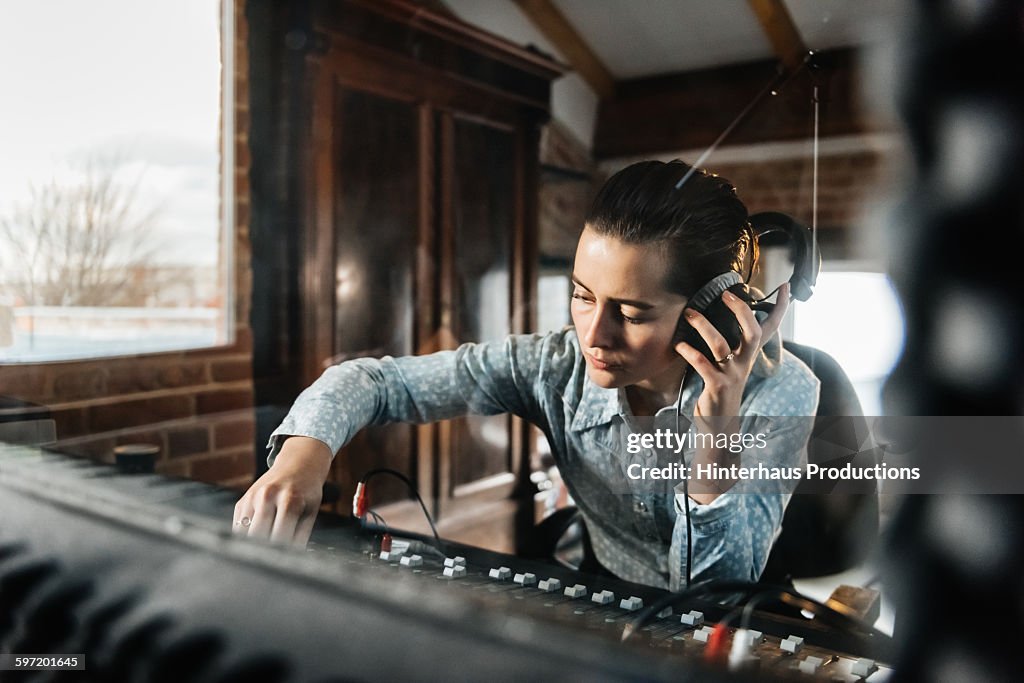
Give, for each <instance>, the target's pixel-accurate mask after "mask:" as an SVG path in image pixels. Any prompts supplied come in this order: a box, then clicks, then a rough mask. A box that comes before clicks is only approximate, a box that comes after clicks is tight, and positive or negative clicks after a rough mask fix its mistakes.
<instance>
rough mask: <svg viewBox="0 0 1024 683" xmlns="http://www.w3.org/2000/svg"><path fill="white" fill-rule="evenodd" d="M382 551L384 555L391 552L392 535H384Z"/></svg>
mask: <svg viewBox="0 0 1024 683" xmlns="http://www.w3.org/2000/svg"><path fill="white" fill-rule="evenodd" d="M380 551H381V552H382V553H390V552H391V534H384V535H383V536H381V539H380Z"/></svg>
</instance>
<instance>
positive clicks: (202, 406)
mask: <svg viewBox="0 0 1024 683" xmlns="http://www.w3.org/2000/svg"><path fill="white" fill-rule="evenodd" d="M252 405H253V403H252V389H221V390H215V391H204V392H201V393H199V394H198V395H197V396H196V412H197V413H199V414H200V415H208V414H209V413H226V412H230V411H232V410H240V409H242V408H251V407H252Z"/></svg>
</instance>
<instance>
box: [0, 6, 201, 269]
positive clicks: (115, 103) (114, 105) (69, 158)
mask: <svg viewBox="0 0 1024 683" xmlns="http://www.w3.org/2000/svg"><path fill="white" fill-rule="evenodd" d="M219 4H220V3H219V2H218V0H143V1H139V0H88V1H87V2H83V1H82V0H37V1H34V2H16V1H15V0H0V64H2V65H3V66H2V67H0V215H6V214H8V213H9V212H10V210H11V209H12V207H13V204H14V202H16V201H23V200H24V198H25V197H26V196H27V194H28V189H29V184H30V183H36V184H42V183H45V182H48V181H49V180H50V179H51V178H53V177H55V176H56V177H62V176H66V174H67V173H68V168H69V166H70V165H71V164H73V163H74V162H75V161H76V160H78V161H81V160H83V159H87V158H90V157H95V156H96V155H100V156H103V157H110V156H116V157H117V158H119V159H121V160H123V161H125V162H126V163H125V168H124V176H123V177H124V178H125V179H126V180H129V181H131V180H134V179H135V178H136V177H137V176H138V174H139V173H140V172H141V173H142V190H141V194H140V197H139V201H138V208H139V209H140V210H148V209H153V208H159V209H160V216H161V218H160V227H161V233H162V234H163V235H164V237H165V238H164V239H163V240H162V241H163V242H164V243H166V244H167V245H168V247H167V249H166V250H165V251H164V253H163V256H162V259H161V260H163V261H166V262H183V263H197V264H198V263H202V264H213V263H215V262H216V256H217V253H216V252H217V231H218V229H219V219H218V216H217V206H218V169H217V165H218V159H219V153H218V149H217V144H218V125H219V123H218V119H219V113H218V112H219V98H220V47H219V43H220V37H219V35H218V30H219Z"/></svg>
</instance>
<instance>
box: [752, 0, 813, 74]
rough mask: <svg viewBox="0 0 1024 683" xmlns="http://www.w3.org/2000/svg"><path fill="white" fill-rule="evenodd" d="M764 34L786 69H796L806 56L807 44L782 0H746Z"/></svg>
mask: <svg viewBox="0 0 1024 683" xmlns="http://www.w3.org/2000/svg"><path fill="white" fill-rule="evenodd" d="M747 2H748V3H750V8H751V9H752V10H754V14H756V15H757V20H758V21H759V22H760V23H761V28H762V29H764V32H765V35H766V36H768V40H769V41H770V42H771V44H772V49H773V50H775V56H776V57H778V58H779V59H780V60H781V61H782V63H783V64H785V65H786V68H787V69H790V70H796V69H798V68H800V65H801V64H803V61H804V58H805V57H806V56H807V46H806V45H804V39H803V38H802V37H800V31H799V30H797V27H796V24H795V23H793V17H792V16H790V14H789V10H788V9H786V5H785V4H784V3H783V2H782V0H747Z"/></svg>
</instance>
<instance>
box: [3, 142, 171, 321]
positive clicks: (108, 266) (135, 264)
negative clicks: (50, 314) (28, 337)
mask: <svg viewBox="0 0 1024 683" xmlns="http://www.w3.org/2000/svg"><path fill="white" fill-rule="evenodd" d="M137 198H138V180H136V181H135V182H134V183H131V184H128V183H124V182H122V181H120V180H119V179H118V178H117V174H116V164H115V163H114V162H110V161H107V162H96V161H92V162H89V163H87V164H86V165H85V167H84V169H83V173H82V175H81V177H80V179H78V180H75V181H70V182H58V181H57V180H51V181H50V182H49V183H48V184H46V185H44V186H42V187H35V186H34V187H32V188H31V190H30V195H29V198H28V200H27V201H26V202H25V203H23V204H17V205H15V207H14V209H13V211H12V212H11V214H10V215H8V216H3V217H0V253H6V258H5V259H4V260H5V261H7V263H4V271H5V272H4V274H3V275H2V276H0V282H3V281H6V288H7V289H8V290H9V291H11V292H12V293H13V294H14V296H15V298H16V300H20V302H21V303H23V304H24V305H30V306H32V305H35V306H125V305H140V304H142V303H144V301H145V296H146V294H147V293H148V292H147V290H148V288H147V287H146V282H145V280H146V276H145V274H146V270H147V266H149V264H151V263H152V260H153V255H154V253H155V251H156V248H157V245H156V243H155V241H154V235H153V228H154V226H155V222H156V212H155V211H140V209H139V207H138V206H137V203H138V202H137Z"/></svg>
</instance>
